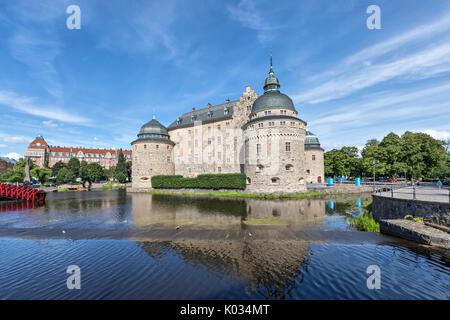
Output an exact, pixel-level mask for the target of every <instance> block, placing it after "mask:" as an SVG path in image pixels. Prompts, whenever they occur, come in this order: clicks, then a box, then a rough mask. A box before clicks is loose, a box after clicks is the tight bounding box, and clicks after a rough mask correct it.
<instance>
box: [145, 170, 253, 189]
mask: <svg viewBox="0 0 450 320" xmlns="http://www.w3.org/2000/svg"><path fill="white" fill-rule="evenodd" d="M152 186H153V188H155V189H216V190H217V189H241V190H244V189H245V187H246V176H245V174H243V173H223V174H201V175H198V176H197V177H196V178H184V177H183V176H180V175H172V176H165V175H160V176H153V177H152Z"/></svg>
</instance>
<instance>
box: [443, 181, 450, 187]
mask: <svg viewBox="0 0 450 320" xmlns="http://www.w3.org/2000/svg"><path fill="white" fill-rule="evenodd" d="M442 184H443V185H444V186H450V180H445V181H444V182H443V183H442Z"/></svg>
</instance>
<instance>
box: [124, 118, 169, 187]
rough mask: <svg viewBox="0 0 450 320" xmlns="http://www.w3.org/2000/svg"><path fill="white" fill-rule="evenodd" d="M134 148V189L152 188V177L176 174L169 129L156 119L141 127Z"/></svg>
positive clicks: (133, 144) (133, 143) (132, 144)
mask: <svg viewBox="0 0 450 320" xmlns="http://www.w3.org/2000/svg"><path fill="white" fill-rule="evenodd" d="M137 137H138V138H137V139H136V140H135V141H133V142H132V143H131V146H132V148H131V149H132V161H133V162H132V186H133V189H149V188H151V187H152V181H151V178H152V176H156V175H171V174H174V173H175V165H174V162H173V146H174V142H172V141H171V140H170V139H169V134H168V132H167V128H166V127H164V126H163V125H162V124H161V123H159V122H158V121H157V120H156V119H155V118H154V117H153V120H151V121H149V122H147V123H146V124H144V125H143V126H142V127H141V130H140V131H139V133H138V135H137Z"/></svg>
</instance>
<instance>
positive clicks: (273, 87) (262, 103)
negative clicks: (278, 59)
mask: <svg viewBox="0 0 450 320" xmlns="http://www.w3.org/2000/svg"><path fill="white" fill-rule="evenodd" d="M267 109H289V110H292V111H295V112H297V110H295V107H294V103H293V102H292V100H291V98H289V97H288V96H287V95H285V94H283V93H281V92H280V82H279V81H278V78H277V77H275V74H274V72H273V67H272V56H270V71H269V76H268V77H267V78H266V80H265V81H264V94H263V95H262V96H259V97H258V99H256V100H255V102H254V103H253V106H252V112H251V113H252V114H253V113H256V112H259V111H263V110H267Z"/></svg>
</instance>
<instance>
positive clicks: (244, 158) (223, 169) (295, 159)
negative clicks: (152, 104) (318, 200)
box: [131, 63, 324, 192]
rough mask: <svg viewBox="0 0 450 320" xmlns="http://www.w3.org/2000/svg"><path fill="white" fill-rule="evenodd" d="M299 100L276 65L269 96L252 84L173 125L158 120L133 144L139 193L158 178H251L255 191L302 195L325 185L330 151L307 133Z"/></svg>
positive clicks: (267, 87) (268, 85)
mask: <svg viewBox="0 0 450 320" xmlns="http://www.w3.org/2000/svg"><path fill="white" fill-rule="evenodd" d="M297 115H298V112H297V110H296V109H295V106H294V103H293V102H292V100H291V99H290V98H289V97H288V96H287V95H285V94H283V93H281V92H280V83H279V81H278V78H276V77H275V74H274V71H273V68H272V63H271V66H270V72H269V76H268V77H267V78H266V80H265V83H264V94H263V95H261V96H258V94H257V93H256V92H255V91H254V90H252V88H250V87H246V89H245V91H244V92H243V93H242V96H241V97H240V98H239V99H238V100H234V101H230V100H229V99H227V100H226V102H225V103H223V104H220V105H216V106H212V105H211V104H209V103H208V105H207V106H206V108H201V109H199V110H197V109H196V108H192V111H191V112H187V113H185V114H183V115H181V116H179V117H178V118H177V119H176V120H175V121H174V122H172V123H171V124H170V125H169V126H168V127H167V128H166V127H164V126H163V125H162V124H161V123H159V122H158V121H156V120H155V119H153V120H152V121H150V122H148V123H146V124H145V125H144V126H142V128H141V130H140V132H139V134H138V139H137V140H135V141H133V142H132V143H131V144H132V154H133V156H132V157H133V168H132V172H133V179H132V181H133V188H138V189H139V188H151V177H152V176H154V175H170V174H176V175H182V176H185V177H195V176H197V175H199V174H206V173H237V172H243V173H245V174H246V175H247V189H248V190H250V191H255V192H278V191H279V192H299V191H304V190H306V183H317V182H323V180H324V163H323V149H322V148H321V147H320V143H319V139H318V138H317V136H315V135H313V134H312V133H310V132H307V131H306V125H307V124H306V122H305V121H303V120H301V119H299V118H298V117H297Z"/></svg>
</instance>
